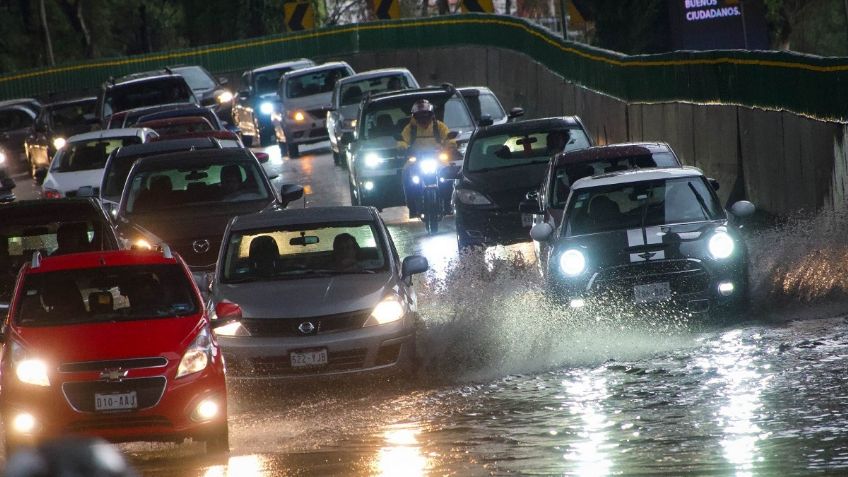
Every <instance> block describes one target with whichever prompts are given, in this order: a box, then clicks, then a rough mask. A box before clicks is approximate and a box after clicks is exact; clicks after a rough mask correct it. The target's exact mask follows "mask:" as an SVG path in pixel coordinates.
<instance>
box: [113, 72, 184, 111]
mask: <svg viewBox="0 0 848 477" xmlns="http://www.w3.org/2000/svg"><path fill="white" fill-rule="evenodd" d="M171 103H194V104H196V103H197V100H196V99H195V97H194V94H193V93H192V92H191V88H189V87H188V84H186V82H185V80H183V79H182V77H179V76H177V77H172V78H165V79H161V80H156V81H142V82H138V83H131V84H125V85H118V86H115V87H113V88H111V89H110V90H108V91H107V92H106V98H105V105H104V108H105V111H106V114H107V115H108V114H112V113H116V112H118V111H126V110H128V109H136V108H143V107H145V106H156V105H159V104H171Z"/></svg>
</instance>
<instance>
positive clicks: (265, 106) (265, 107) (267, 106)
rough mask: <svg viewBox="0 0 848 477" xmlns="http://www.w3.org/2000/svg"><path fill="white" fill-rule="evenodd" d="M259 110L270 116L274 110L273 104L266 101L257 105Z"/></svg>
mask: <svg viewBox="0 0 848 477" xmlns="http://www.w3.org/2000/svg"><path fill="white" fill-rule="evenodd" d="M259 112H260V113H262V114H264V115H265V116H270V115H271V113H273V112H274V105H273V104H272V103H269V102H267V101H266V102H264V103H262V104H260V105H259Z"/></svg>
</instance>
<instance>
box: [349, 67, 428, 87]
mask: <svg viewBox="0 0 848 477" xmlns="http://www.w3.org/2000/svg"><path fill="white" fill-rule="evenodd" d="M399 74H408V75H411V74H412V73H410V72H409V70H408V69H406V68H381V69H378V70H368V71H363V72H361V73H355V74H352V75H350V76H346V77H344V78H341V79H340V80H338V81H336V83H338V84H345V83H355V82H357V81H362V80H367V79H371V78H382V77H383V76H389V75H399Z"/></svg>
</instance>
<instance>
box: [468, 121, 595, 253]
mask: <svg viewBox="0 0 848 477" xmlns="http://www.w3.org/2000/svg"><path fill="white" fill-rule="evenodd" d="M591 145H592V140H591V139H590V138H589V136H588V134H586V130H585V128H584V127H583V124H582V123H581V122H580V119H579V118H577V117H576V116H569V117H561V118H545V119H532V120H528V121H519V122H514V123H503V124H499V125H497V126H489V127H485V128H481V129H479V130H478V131H477V132H476V133H475V134H474V135H473V136H471V140H470V141H469V143H468V147H467V149H466V151H465V159H464V161H463V164H462V169H461V171H460V173H459V176H458V177H457V179H458V180H457V181H456V188H455V189H454V193H453V204H454V208H455V210H456V236H457V242H458V244H459V248H460V249H464V248H467V247H470V246H488V245H497V244H502V245H507V244H511V243H517V242H526V241H529V240H530V236H529V235H528V232H529V230H530V226H531V225H532V216H531V215H529V214H527V215H524V216H522V214H521V213H520V212H519V210H518V206H519V204H520V203H521V201H522V200H524V198H525V197H526V195H527V193H528V192H530V191H535V190H538V189H539V185H540V184H541V183H542V179H543V178H544V176H545V171H546V170H547V168H548V164H549V163H550V162H551V157H552V156H553V155H555V154H557V153H559V152H562V151H571V150H575V149H581V148H586V147H589V146H591Z"/></svg>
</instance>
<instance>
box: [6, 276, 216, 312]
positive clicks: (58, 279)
mask: <svg viewBox="0 0 848 477" xmlns="http://www.w3.org/2000/svg"><path fill="white" fill-rule="evenodd" d="M22 290H23V293H21V296H20V299H19V302H18V304H17V312H16V314H15V322H16V323H17V324H18V325H20V326H47V325H67V324H75V323H92V322H106V321H108V322H114V321H130V320H138V319H146V318H171V317H179V316H186V315H192V314H195V313H197V311H198V309H199V306H198V304H197V300H196V297H195V295H194V292H193V288H192V286H191V283H190V282H189V279H188V277H187V276H186V274H185V272H184V271H183V269H182V267H180V266H179V265H176V264H174V265H146V266H141V265H136V266H122V267H97V268H84V269H75V270H63V271H57V272H48V273H33V274H30V275H28V276H27V277H26V279H25V280H24V283H23V288H22Z"/></svg>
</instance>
